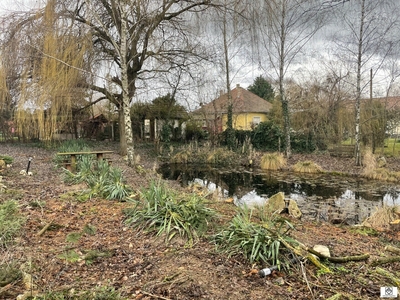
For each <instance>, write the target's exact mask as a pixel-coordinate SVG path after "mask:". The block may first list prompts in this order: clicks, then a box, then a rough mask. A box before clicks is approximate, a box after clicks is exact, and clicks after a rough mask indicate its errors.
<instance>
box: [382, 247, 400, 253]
mask: <svg viewBox="0 0 400 300" xmlns="http://www.w3.org/2000/svg"><path fill="white" fill-rule="evenodd" d="M385 250H386V251H389V252H392V253H396V254H400V249H399V248H396V247H393V246H390V245H388V246H386V247H385Z"/></svg>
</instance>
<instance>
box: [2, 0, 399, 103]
mask: <svg viewBox="0 0 400 300" xmlns="http://www.w3.org/2000/svg"><path fill="white" fill-rule="evenodd" d="M65 1H68V0H65ZM369 1H372V0H369ZM374 1H380V0H374ZM393 1H394V2H393V3H394V4H395V5H397V7H398V9H396V10H393V11H395V12H397V13H398V11H400V0H393ZM45 2H46V1H45V0H0V13H2V14H4V13H6V14H7V13H10V12H13V11H25V10H28V9H30V8H39V7H43V5H44V3H45ZM350 2H352V3H353V1H350ZM354 3H356V2H355V1H354ZM345 5H347V6H348V5H349V3H346V4H345ZM343 7H345V6H343ZM345 8H346V9H347V7H345ZM383 17H384V16H383ZM342 25H345V22H343V20H342V19H340V18H338V19H336V20H334V21H333V22H331V24H329V25H328V26H326V27H325V28H324V29H323V30H321V31H320V32H319V33H318V34H317V35H316V36H315V37H314V38H313V39H312V40H311V41H310V43H309V44H308V47H307V48H305V49H304V50H303V51H302V53H301V54H299V55H298V56H297V57H296V60H295V61H294V63H293V64H292V65H291V68H290V71H289V72H288V77H293V78H294V79H296V80H297V81H300V80H306V79H308V78H312V77H313V76H314V77H315V76H319V74H321V76H323V74H326V73H324V72H326V68H327V65H328V64H329V62H331V61H335V59H337V56H336V53H335V51H336V49H335V47H336V46H337V44H336V41H335V37H334V33H338V32H339V33H340V32H341V33H342V34H345V33H346V32H345V27H343V26H342ZM398 34H399V35H400V31H399V32H398ZM216 39H219V40H221V39H222V35H221V36H216ZM231 50H232V49H231ZM232 51H234V50H232ZM243 57H246V59H244V58H243ZM249 58H251V54H250V53H249V52H246V53H240V52H238V53H237V54H236V55H235V56H234V58H233V59H232V64H233V65H234V67H233V68H232V70H231V71H232V74H231V79H232V84H231V87H232V88H234V87H235V86H236V84H240V85H241V86H242V87H244V88H247V87H248V86H249V85H250V84H252V82H253V81H254V79H255V77H257V76H259V75H263V76H267V77H271V78H274V77H275V72H274V71H272V70H271V69H270V68H269V69H268V68H266V67H265V66H264V67H263V68H259V61H257V59H254V61H253V62H251V59H249ZM364 68H365V69H366V70H368V69H369V67H368V66H364ZM205 75H206V76H209V77H210V78H213V79H216V80H213V85H214V87H213V88H212V90H211V89H210V85H208V86H207V88H206V89H205V90H206V91H207V93H208V95H204V96H205V97H212V95H217V93H218V92H219V90H221V89H223V88H224V87H225V86H226V85H225V83H224V79H225V78H224V74H223V70H222V69H221V67H219V68H217V69H213V70H209V71H208V74H205ZM275 78H276V77H275ZM386 81H387V73H385V72H383V71H381V72H380V73H379V76H377V77H376V79H375V84H376V86H375V89H374V91H375V94H376V96H383V95H384V94H385V89H386V85H387V84H386ZM149 90H150V89H149ZM142 93H143V95H145V94H146V91H145V90H144V91H142ZM160 93H162V92H160Z"/></svg>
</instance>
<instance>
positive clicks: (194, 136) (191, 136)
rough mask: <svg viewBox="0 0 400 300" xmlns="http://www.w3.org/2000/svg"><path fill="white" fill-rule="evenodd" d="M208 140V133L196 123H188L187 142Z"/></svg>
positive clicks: (186, 129)
mask: <svg viewBox="0 0 400 300" xmlns="http://www.w3.org/2000/svg"><path fill="white" fill-rule="evenodd" d="M205 139H208V132H207V131H204V130H203V129H202V128H201V126H199V125H198V124H197V122H195V121H188V122H187V123H186V128H185V140H186V141H192V140H195V141H201V140H205Z"/></svg>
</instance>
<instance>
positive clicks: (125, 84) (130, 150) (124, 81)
mask: <svg viewBox="0 0 400 300" xmlns="http://www.w3.org/2000/svg"><path fill="white" fill-rule="evenodd" d="M121 14H122V18H121V46H120V47H121V49H120V55H121V85H122V110H123V116H124V124H123V126H124V129H125V140H126V152H127V153H126V154H127V156H128V166H130V167H132V166H134V164H135V159H134V147H133V135H132V121H131V114H130V102H131V101H130V100H131V99H130V98H129V81H128V62H127V59H126V58H127V40H128V26H127V16H126V11H125V10H124V9H121ZM121 125H122V124H121Z"/></svg>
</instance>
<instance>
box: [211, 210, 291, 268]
mask: <svg viewBox="0 0 400 300" xmlns="http://www.w3.org/2000/svg"><path fill="white" fill-rule="evenodd" d="M265 216H266V215H264V217H263V214H261V219H262V221H261V222H259V223H257V222H253V221H252V212H251V211H250V210H248V209H241V210H239V212H238V214H236V215H235V216H234V217H233V219H232V220H231V221H230V222H229V224H228V225H227V226H226V228H223V229H222V230H221V231H220V232H219V233H217V234H215V235H214V236H213V240H214V243H215V245H216V248H217V251H219V252H222V253H225V254H227V255H228V256H229V257H231V256H236V255H243V256H244V257H245V258H246V259H247V260H248V261H249V262H250V263H254V262H258V263H260V262H264V263H265V262H268V263H271V264H273V265H277V266H279V267H280V266H281V265H282V264H283V265H285V264H286V262H287V258H286V256H285V254H288V250H287V249H286V248H281V241H282V240H285V241H288V242H291V243H293V242H294V240H293V239H291V238H290V237H288V236H287V233H288V231H289V230H291V229H293V226H292V224H291V223H289V222H288V221H287V220H286V219H283V218H281V217H279V216H275V215H273V216H272V217H271V215H269V217H268V218H267V217H265Z"/></svg>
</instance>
